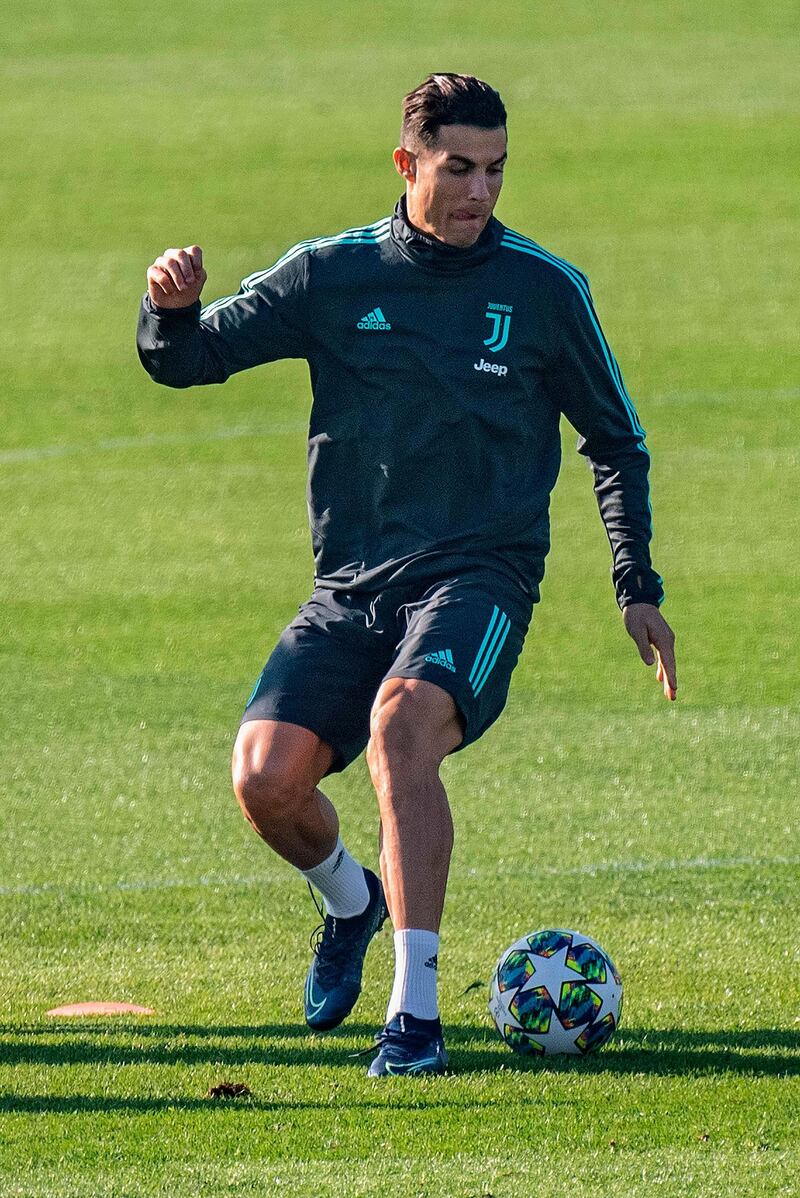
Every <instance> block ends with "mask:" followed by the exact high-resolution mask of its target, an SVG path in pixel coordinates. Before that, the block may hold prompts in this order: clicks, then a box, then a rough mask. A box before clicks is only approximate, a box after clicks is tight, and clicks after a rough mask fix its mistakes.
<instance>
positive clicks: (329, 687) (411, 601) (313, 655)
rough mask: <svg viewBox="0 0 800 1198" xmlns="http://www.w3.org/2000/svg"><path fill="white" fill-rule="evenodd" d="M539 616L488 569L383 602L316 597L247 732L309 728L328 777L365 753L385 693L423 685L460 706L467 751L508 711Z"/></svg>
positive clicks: (270, 675) (259, 691) (280, 650)
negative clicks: (390, 682) (396, 683)
mask: <svg viewBox="0 0 800 1198" xmlns="http://www.w3.org/2000/svg"><path fill="white" fill-rule="evenodd" d="M532 608H533V604H532V601H531V600H530V599H529V598H528V596H527V595H526V594H525V592H524V591H523V590H522V588H521V587H519V586H518V585H517V584H516V583H514V582H513V581H511V580H510V579H508V578H506V577H505V576H504V575H502V574H499V573H497V572H496V571H494V570H490V569H471V570H468V571H465V572H464V573H463V574H462V575H460V576H459V577H450V578H443V579H440V580H439V581H437V582H435V583H433V584H426V583H417V584H416V586H413V587H412V586H401V587H399V586H395V587H388V588H387V589H386V590H384V591H381V592H380V593H379V594H377V595H364V594H360V593H356V592H350V591H334V590H330V589H327V588H322V587H317V588H316V589H315V590H314V592H313V594H312V596H311V598H310V599H309V600H308V602H307V603H303V604H302V605H301V606H300V608H299V612H298V615H297V616H295V618H294V620H292V622H291V624H290V625H289V626H288V628H286V629H284V631H283V633H282V634H281V638H280V640H279V641H278V644H277V645H276V646H275V649H274V651H273V653H272V655H271V657H270V659H269V661H268V662H267V664H266V665H265V666H264V669H263V670H262V671H261V675H260V677H259V679H258V682H257V683H256V685H255V688H254V690H253V693H252V695H251V696H250V699H249V701H248V703H247V708H246V710H245V713H244V716H243V719H242V723H245V722H247V721H249V720H281V721H285V722H287V723H290V724H299V725H300V726H301V727H303V728H308V729H309V730H310V731H311V732H314V733H315V734H316V735H317V736H318V737H320V739H321V740H323V741H325V742H326V743H327V744H329V745H330V746H331V748H332V749H333V750H334V752H335V753H336V759H335V761H334V762H333V765H332V766H331V768H330V770H329V771H328V773H331V774H333V773H338V772H339V771H340V770H343V769H344V768H345V767H346V766H348V765H349V764H350V762H351V761H354V760H355V758H356V757H358V756H359V754H360V753H362V752H363V750H364V749H365V748H366V745H367V741H368V740H369V717H370V710H371V708H372V704H373V702H374V700H375V696H376V694H377V693H378V690H379V688H380V685H381V683H382V682H384V681H385V679H387V678H424V679H426V680H427V681H428V682H434V683H436V685H437V686H440V687H442V688H443V689H444V690H446V691H447V692H448V693H449V694H450V695H452V697H453V699H454V700H455V703H456V707H457V708H458V712H459V714H460V717H461V722H462V727H463V731H464V739H463V740H462V742H461V744H460V745H459V746H458V748H459V749H463V748H465V747H466V746H467V745H469V744H472V742H473V741H476V740H477V739H478V737H479V736H482V735H483V733H484V732H485V731H486V729H487V728H488V727H489V726H490V725H491V724H493V723H494V721H495V720H496V719H497V717H498V716H499V715H500V712H501V711H502V710H503V708H504V706H505V703H506V697H507V695H508V686H509V682H510V681H511V674H512V671H513V669H514V667H515V665H516V664H517V660H518V658H519V655H520V652H521V650H522V645H523V643H524V640H525V634H526V632H527V631H528V626H529V624H530V619H531V612H532Z"/></svg>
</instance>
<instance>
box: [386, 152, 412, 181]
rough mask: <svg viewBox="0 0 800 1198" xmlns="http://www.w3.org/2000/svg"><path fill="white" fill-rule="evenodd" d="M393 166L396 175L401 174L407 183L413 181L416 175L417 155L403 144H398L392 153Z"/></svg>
mask: <svg viewBox="0 0 800 1198" xmlns="http://www.w3.org/2000/svg"><path fill="white" fill-rule="evenodd" d="M392 159H393V160H394V167H395V170H396V171H397V173H398V175H402V176H403V178H404V179H406V180H408V182H409V183H413V182H414V180H415V179H416V177H417V156H416V154H412V153H411V151H410V150H407V149H406V148H405V147H404V146H398V147H397V149H396V150H395V152H394V154H393V155H392Z"/></svg>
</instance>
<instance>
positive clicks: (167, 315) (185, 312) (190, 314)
mask: <svg viewBox="0 0 800 1198" xmlns="http://www.w3.org/2000/svg"><path fill="white" fill-rule="evenodd" d="M142 307H143V308H144V310H145V312H149V313H150V315H151V316H155V317H156V318H157V319H158V320H187V319H191V320H194V319H195V317H197V316H198V315H199V314H200V309H201V307H202V304H201V303H200V300H195V301H194V303H193V304H188V305H187V306H186V307H185V308H159V306H158V304H154V303H153V301H152V300H151V299H150V293H149V292H147V291H146V292H145V293H144V295H143V296H142Z"/></svg>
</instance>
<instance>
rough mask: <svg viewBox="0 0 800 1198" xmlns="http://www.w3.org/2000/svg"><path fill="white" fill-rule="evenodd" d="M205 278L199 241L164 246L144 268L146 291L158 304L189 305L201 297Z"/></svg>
mask: <svg viewBox="0 0 800 1198" xmlns="http://www.w3.org/2000/svg"><path fill="white" fill-rule="evenodd" d="M207 278H208V275H207V274H206V272H205V270H204V269H203V251H202V250H201V249H200V246H199V245H187V246H186V247H185V249H182V250H164V253H163V254H162V255H161V256H160V257H159V258H156V260H155V262H154V263H153V265H152V266H148V268H147V294H148V295H149V296H150V299H151V300H152V302H153V303H154V304H156V306H157V307H159V308H188V307H189V306H190V304H193V303H194V302H195V301H196V300H198V299H199V298H200V292H201V291H202V290H203V285H204V283H205V281H206V279H207Z"/></svg>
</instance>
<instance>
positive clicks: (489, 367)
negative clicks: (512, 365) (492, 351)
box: [475, 358, 508, 378]
mask: <svg viewBox="0 0 800 1198" xmlns="http://www.w3.org/2000/svg"><path fill="white" fill-rule="evenodd" d="M475 370H485V371H486V373H487V374H499V375H500V377H501V378H503V376H504V375H507V374H508V367H507V366H503V365H501V363H500V362H487V361H486V359H485V358H481V360H480V362H476V363H475Z"/></svg>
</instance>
